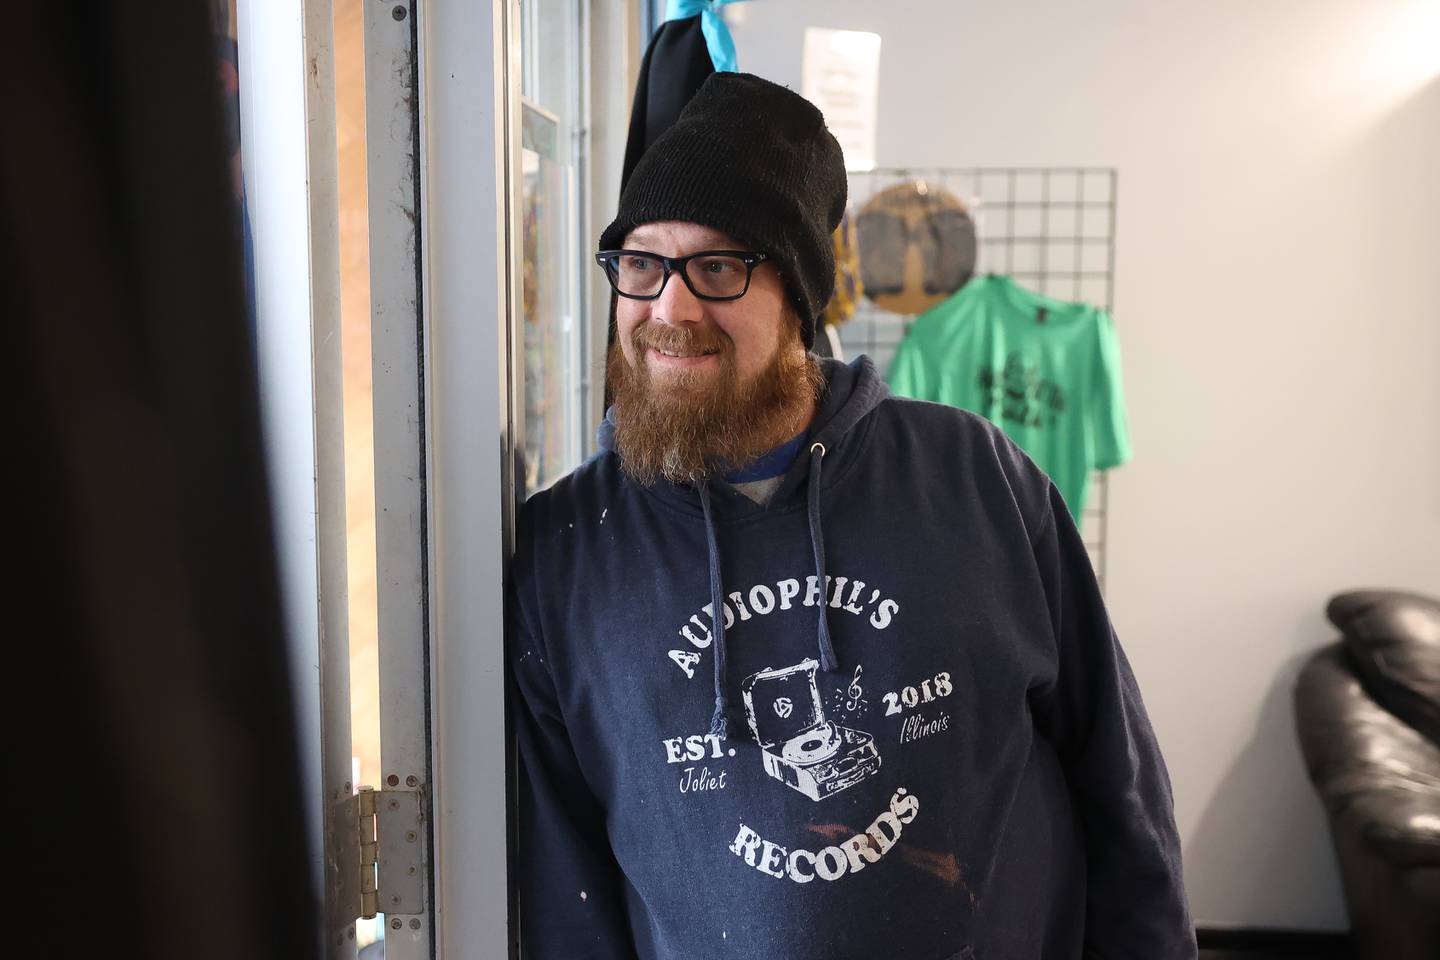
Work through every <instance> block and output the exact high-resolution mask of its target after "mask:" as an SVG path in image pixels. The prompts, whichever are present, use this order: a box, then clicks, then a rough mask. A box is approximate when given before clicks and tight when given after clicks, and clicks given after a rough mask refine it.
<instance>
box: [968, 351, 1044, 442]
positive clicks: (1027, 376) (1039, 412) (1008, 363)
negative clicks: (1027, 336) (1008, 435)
mask: <svg viewBox="0 0 1440 960" xmlns="http://www.w3.org/2000/svg"><path fill="white" fill-rule="evenodd" d="M976 383H977V385H978V386H979V387H980V390H981V392H982V393H984V394H986V395H988V396H989V397H990V409H991V410H997V409H998V410H999V411H1000V417H1001V419H1002V420H1004V421H1005V422H1006V423H1008V424H1011V425H1014V426H1020V427H1038V428H1040V429H1044V428H1045V427H1053V426H1055V425H1056V424H1057V423H1059V422H1060V417H1061V415H1062V414H1064V412H1065V408H1066V402H1065V391H1064V389H1063V388H1062V387H1061V386H1060V384H1058V383H1056V382H1055V381H1053V380H1050V379H1048V378H1046V377H1045V376H1044V375H1043V374H1042V373H1041V372H1040V368H1039V366H1038V365H1036V364H1032V363H1027V362H1026V360H1025V357H1024V356H1023V355H1021V354H1019V353H1012V354H1010V355H1009V356H1008V357H1007V358H1006V359H1005V366H1004V367H990V366H983V365H982V366H981V367H980V370H979V373H978V375H977V376H976Z"/></svg>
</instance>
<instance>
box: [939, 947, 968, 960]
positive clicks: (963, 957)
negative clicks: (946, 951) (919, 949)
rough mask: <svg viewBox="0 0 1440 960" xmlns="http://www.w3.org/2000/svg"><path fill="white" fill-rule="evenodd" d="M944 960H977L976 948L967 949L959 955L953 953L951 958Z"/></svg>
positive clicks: (944, 959)
mask: <svg viewBox="0 0 1440 960" xmlns="http://www.w3.org/2000/svg"><path fill="white" fill-rule="evenodd" d="M943 960H975V948H974V947H966V948H964V949H963V950H961V951H960V952H959V953H952V954H950V956H948V957H944V958H943Z"/></svg>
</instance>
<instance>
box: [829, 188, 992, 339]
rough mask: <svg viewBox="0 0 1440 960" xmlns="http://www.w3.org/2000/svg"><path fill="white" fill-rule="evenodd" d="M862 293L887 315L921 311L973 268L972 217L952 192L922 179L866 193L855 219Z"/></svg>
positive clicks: (955, 287) (951, 289)
mask: <svg viewBox="0 0 1440 960" xmlns="http://www.w3.org/2000/svg"><path fill="white" fill-rule="evenodd" d="M855 227H856V233H857V235H858V236H857V239H858V246H859V249H860V279H861V282H862V283H863V284H864V288H865V295H866V296H867V297H869V298H870V300H871V301H872V302H873V303H874V304H875V305H876V306H877V307H879V308H880V309H882V310H889V311H890V312H891V313H903V314H916V313H923V312H925V311H926V310H928V309H929V308H931V307H933V306H934V305H935V304H937V303H939V302H940V301H942V300H944V299H946V298H947V297H949V296H950V295H951V294H952V293H954V292H955V291H956V290H959V289H960V288H961V287H963V286H965V283H966V281H968V280H969V279H970V277H971V275H972V274H974V272H975V252H976V240H975V221H974V220H973V219H972V218H971V216H970V211H969V210H967V209H966V207H965V204H963V203H961V202H960V199H959V198H958V197H956V196H955V195H954V194H952V193H950V192H948V191H946V190H943V189H941V188H939V187H936V186H934V185H932V184H927V183H926V182H925V181H923V180H917V181H915V182H913V183H902V184H898V185H896V186H893V187H890V188H888V189H886V190H882V191H881V192H880V193H877V194H876V195H875V196H873V197H871V198H870V200H868V201H867V202H866V203H865V205H864V206H863V207H861V208H860V214H859V216H858V217H856V223H855Z"/></svg>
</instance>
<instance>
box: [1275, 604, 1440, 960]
mask: <svg viewBox="0 0 1440 960" xmlns="http://www.w3.org/2000/svg"><path fill="white" fill-rule="evenodd" d="M1326 614H1327V616H1328V617H1329V618H1330V621H1331V622H1332V623H1334V624H1335V626H1337V627H1338V628H1340V631H1341V633H1342V635H1343V639H1342V640H1341V641H1340V642H1339V643H1336V644H1334V645H1332V646H1329V647H1326V648H1325V649H1323V650H1321V651H1320V652H1319V653H1317V654H1316V655H1315V656H1314V657H1313V658H1311V660H1310V661H1309V662H1308V663H1307V664H1306V665H1305V667H1304V668H1303V669H1302V670H1301V672H1300V676H1299V678H1298V679H1297V681H1296V686H1295V720H1296V726H1297V728H1298V732H1299V735H1300V748H1301V751H1302V752H1303V753H1304V756H1305V765H1306V768H1307V769H1308V770H1309V773H1310V779H1311V781H1312V782H1313V783H1314V784H1315V789H1316V790H1317V791H1318V792H1319V794H1320V797H1321V799H1322V800H1323V801H1324V804H1325V809H1326V811H1327V812H1328V813H1329V817H1330V830H1331V836H1332V838H1333V840H1334V843H1335V851H1336V855H1337V858H1338V859H1339V862H1340V873H1341V882H1342V884H1343V886H1344V889H1345V902H1346V906H1347V908H1348V909H1349V913H1350V926H1351V943H1352V944H1353V947H1354V950H1355V956H1356V958H1357V960H1436V958H1440V601H1437V600H1435V599H1434V598H1431V597H1424V596H1418V595H1416V594H1408V593H1399V592H1394V591H1384V590H1359V591H1352V592H1349V593H1342V594H1339V595H1337V596H1335V597H1334V598H1332V599H1331V601H1330V603H1329V605H1328V606H1327V608H1326Z"/></svg>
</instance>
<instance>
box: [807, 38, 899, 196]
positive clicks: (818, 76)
mask: <svg viewBox="0 0 1440 960" xmlns="http://www.w3.org/2000/svg"><path fill="white" fill-rule="evenodd" d="M879 91H880V35H879V34H878V33H864V32H861V31H858V30H826V29H823V28H821V27H806V28H805V56H804V61H803V66H802V70H801V93H802V94H803V95H804V97H805V99H807V100H809V101H810V102H811V103H813V104H815V106H817V107H819V108H820V112H821V113H823V114H825V123H826V125H827V126H829V127H830V132H831V133H833V134H835V139H836V140H838V141H840V148H841V149H842V150H843V151H844V152H845V169H847V170H873V169H874V168H875V126H876V118H877V114H878V105H879Z"/></svg>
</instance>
